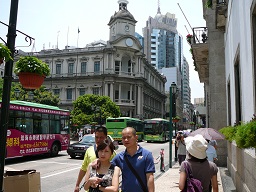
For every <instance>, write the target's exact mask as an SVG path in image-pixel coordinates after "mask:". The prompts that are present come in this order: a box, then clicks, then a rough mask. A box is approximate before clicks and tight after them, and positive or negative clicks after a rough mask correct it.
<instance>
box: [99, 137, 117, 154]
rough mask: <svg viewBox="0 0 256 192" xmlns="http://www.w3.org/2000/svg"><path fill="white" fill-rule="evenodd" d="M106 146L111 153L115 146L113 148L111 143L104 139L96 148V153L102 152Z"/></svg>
mask: <svg viewBox="0 0 256 192" xmlns="http://www.w3.org/2000/svg"><path fill="white" fill-rule="evenodd" d="M107 146H109V148H110V150H111V152H112V153H113V152H114V148H115V146H114V144H113V142H112V141H109V140H108V139H106V140H105V141H104V142H103V143H101V144H99V145H98V146H97V151H100V150H104V149H105V148H106V147H107Z"/></svg>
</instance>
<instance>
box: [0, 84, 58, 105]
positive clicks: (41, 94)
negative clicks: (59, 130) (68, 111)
mask: <svg viewBox="0 0 256 192" xmlns="http://www.w3.org/2000/svg"><path fill="white" fill-rule="evenodd" d="M15 91H18V92H19V96H17V95H15ZM30 91H32V93H33V99H32V100H29V96H28V95H29V92H30ZM2 94H3V80H2V79H0V97H1V98H2ZM0 100H1V99H0ZM10 100H21V101H31V102H35V103H40V104H45V105H52V106H58V105H59V103H60V99H59V97H58V96H56V95H53V93H52V92H50V91H47V90H46V89H45V86H41V87H40V88H39V89H36V90H26V89H24V88H23V87H22V86H21V84H20V83H16V82H13V83H12V86H11V93H10Z"/></svg>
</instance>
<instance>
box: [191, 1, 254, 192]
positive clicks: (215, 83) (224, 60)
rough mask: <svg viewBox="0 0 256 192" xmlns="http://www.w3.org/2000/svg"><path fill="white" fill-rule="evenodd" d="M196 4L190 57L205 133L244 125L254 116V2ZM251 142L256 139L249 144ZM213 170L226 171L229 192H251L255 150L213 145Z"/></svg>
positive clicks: (223, 142) (252, 189) (226, 142)
mask: <svg viewBox="0 0 256 192" xmlns="http://www.w3.org/2000/svg"><path fill="white" fill-rule="evenodd" d="M206 2H207V1H205V0H202V4H203V13H204V15H203V16H204V18H205V20H206V27H204V28H201V29H200V28H194V31H193V32H194V33H193V36H194V39H193V42H192V49H193V56H194V58H195V64H196V68H197V70H198V74H199V79H200V81H201V82H204V85H205V99H206V100H205V106H206V109H207V110H206V124H207V127H213V128H215V129H217V130H219V129H221V128H222V127H226V126H234V125H235V124H237V123H239V122H248V121H250V120H251V119H252V118H253V114H255V113H256V105H255V103H256V94H255V92H256V81H255V76H256V72H255V71H256V70H255V69H256V64H255V60H256V59H255V58H256V57H255V55H256V51H255V50H256V38H255V34H256V30H255V29H256V22H255V21H256V0H249V1H236V0H221V1H219V0H212V1H210V2H211V4H210V5H208V6H209V7H206ZM255 139H256V138H255ZM217 154H218V159H219V160H218V162H217V164H218V165H221V166H227V168H228V171H229V173H230V175H231V177H232V179H233V182H234V185H235V188H236V189H235V191H238V192H240V191H241V192H242V191H255V188H256V178H255V174H254V173H255V170H256V152H255V148H254V147H252V148H247V149H241V148H239V147H237V144H236V142H235V141H232V142H229V141H226V140H225V141H218V150H217Z"/></svg>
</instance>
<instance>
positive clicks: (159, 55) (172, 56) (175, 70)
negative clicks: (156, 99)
mask: <svg viewBox="0 0 256 192" xmlns="http://www.w3.org/2000/svg"><path fill="white" fill-rule="evenodd" d="M143 36H144V53H145V54H146V57H147V60H148V61H149V62H150V63H151V64H152V66H154V67H155V68H156V69H157V70H158V71H159V72H160V73H162V74H163V75H164V76H166V78H167V83H166V85H165V90H166V96H167V97H169V88H170V85H171V84H172V82H174V83H175V84H176V85H177V88H178V93H177V95H176V99H175V101H176V102H175V103H176V105H175V106H176V115H178V116H180V117H182V121H180V122H179V124H183V123H184V120H185V121H186V119H187V118H185V119H184V118H183V116H184V114H183V112H184V111H183V108H184V100H183V99H184V98H183V97H184V85H183V83H184V81H183V77H184V76H186V75H187V72H188V71H187V70H186V66H187V63H186V64H185V65H186V66H184V63H183V62H184V57H183V38H182V36H181V35H180V34H179V33H178V31H177V19H176V18H175V15H174V14H171V13H166V14H165V15H163V14H161V11H160V6H159V5H158V9H157V14H156V16H155V17H154V18H152V17H149V18H148V20H147V22H146V26H145V27H144V28H143ZM184 69H185V71H184ZM183 72H184V74H183ZM185 83H186V85H188V87H189V82H187V81H186V82H185ZM187 83H188V84H187ZM188 90H189V89H186V93H188V92H189V91H188ZM187 99H190V98H187V97H186V102H187ZM189 101H190V100H189ZM169 106H170V105H169V102H168V101H167V102H166V106H165V108H166V110H167V111H168V112H169ZM188 116H189V115H188Z"/></svg>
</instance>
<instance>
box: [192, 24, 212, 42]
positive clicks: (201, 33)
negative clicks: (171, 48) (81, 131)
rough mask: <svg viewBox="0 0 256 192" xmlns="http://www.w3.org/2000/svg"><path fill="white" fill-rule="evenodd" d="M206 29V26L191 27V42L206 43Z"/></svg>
mask: <svg viewBox="0 0 256 192" xmlns="http://www.w3.org/2000/svg"><path fill="white" fill-rule="evenodd" d="M207 40H208V29H207V27H195V28H193V41H192V44H198V43H207Z"/></svg>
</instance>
